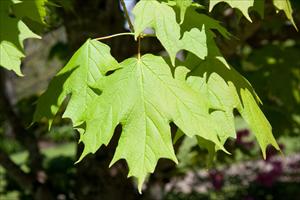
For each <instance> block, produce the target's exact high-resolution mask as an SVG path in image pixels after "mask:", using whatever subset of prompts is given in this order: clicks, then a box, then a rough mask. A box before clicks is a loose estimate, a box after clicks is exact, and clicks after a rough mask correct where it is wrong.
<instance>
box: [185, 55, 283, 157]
mask: <svg viewBox="0 0 300 200" xmlns="http://www.w3.org/2000/svg"><path fill="white" fill-rule="evenodd" d="M186 62H187V63H186V65H187V66H190V67H189V69H190V70H191V72H190V73H189V74H190V76H189V77H188V78H187V82H188V83H189V84H190V85H191V87H192V88H194V89H195V90H197V91H199V92H200V93H202V94H203V95H205V94H206V96H207V97H208V98H209V102H210V103H211V105H210V107H211V108H212V109H214V110H213V111H212V112H211V114H212V116H213V118H214V119H215V120H216V121H217V122H218V123H219V124H220V127H222V129H223V134H219V136H220V140H221V142H222V143H224V142H225V141H226V140H227V138H229V137H235V134H234V133H235V132H234V130H235V129H234V120H233V117H234V116H233V113H232V112H233V110H234V109H237V110H238V111H239V113H240V114H241V115H242V117H243V118H244V119H245V121H246V122H247V123H248V124H249V126H250V128H251V129H252V131H253V132H254V134H255V135H256V138H257V140H258V143H259V144H260V147H261V149H262V153H263V156H264V158H265V157H266V147H267V146H268V145H269V144H270V145H273V146H274V147H275V148H276V149H277V150H280V148H279V146H278V144H277V143H276V140H275V139H274V137H273V135H272V128H271V126H270V124H269V122H268V120H267V119H266V117H265V116H264V114H263V112H262V111H261V110H260V108H259V105H258V103H257V101H259V99H258V97H257V95H256V93H255V92H254V90H253V88H252V87H251V85H250V84H249V82H248V81H247V80H246V79H245V78H244V77H242V76H241V75H240V74H239V73H238V72H237V71H235V70H234V69H233V68H232V67H230V66H228V64H227V63H224V60H223V59H220V58H218V57H208V58H207V59H206V60H205V61H202V60H200V59H198V58H196V57H195V56H194V57H192V56H191V57H190V58H189V59H188V60H187V61H186ZM189 63H190V64H189ZM228 67H230V68H228ZM221 111H223V112H221ZM216 112H217V113H216Z"/></svg>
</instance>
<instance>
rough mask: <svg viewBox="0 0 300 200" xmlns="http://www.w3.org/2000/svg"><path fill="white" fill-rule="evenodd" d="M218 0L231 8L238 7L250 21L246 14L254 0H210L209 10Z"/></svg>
mask: <svg viewBox="0 0 300 200" xmlns="http://www.w3.org/2000/svg"><path fill="white" fill-rule="evenodd" d="M279 1H280V0H279ZM220 2H225V3H227V4H229V5H230V6H231V7H232V8H237V9H239V10H240V11H241V12H242V13H243V15H244V16H245V17H246V18H247V19H248V20H249V21H250V22H252V20H251V18H250V16H249V14H248V9H249V8H250V7H252V6H253V5H254V0H210V3H209V10H210V11H211V10H212V9H213V7H214V6H215V5H216V4H218V3H220Z"/></svg>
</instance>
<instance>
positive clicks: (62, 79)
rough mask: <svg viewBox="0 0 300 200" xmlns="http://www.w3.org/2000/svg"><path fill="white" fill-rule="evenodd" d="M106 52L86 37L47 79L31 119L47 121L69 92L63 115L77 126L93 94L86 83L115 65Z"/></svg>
mask: <svg viewBox="0 0 300 200" xmlns="http://www.w3.org/2000/svg"><path fill="white" fill-rule="evenodd" d="M119 67H120V66H119V64H118V62H117V61H116V60H115V59H114V58H113V57H112V56H111V55H110V48H109V47H108V46H107V45H105V44H103V43H100V42H97V41H95V40H88V41H87V42H86V43H85V44H84V45H83V46H82V47H81V48H80V49H79V50H78V51H77V52H76V53H75V54H74V55H73V57H72V58H71V59H70V61H69V62H68V63H67V65H66V66H65V67H64V68H63V69H62V70H61V71H60V72H59V73H58V74H57V75H56V76H55V77H54V79H53V80H52V81H51V82H50V85H49V87H48V89H47V91H46V92H45V93H44V94H43V95H42V96H41V97H40V98H39V101H38V105H37V110H36V112H35V115H34V120H35V121H37V120H39V119H40V118H42V117H47V118H48V119H49V120H50V123H51V121H52V119H53V117H54V116H55V114H56V113H57V111H58V109H59V108H60V106H61V105H62V103H63V101H64V100H65V99H66V97H67V96H68V95H71V97H70V100H69V102H68V106H67V108H66V111H65V113H64V117H68V118H70V119H72V121H73V123H74V126H76V125H79V124H80V123H81V122H82V120H83V119H84V116H85V111H86V109H87V107H88V105H89V102H90V101H92V100H93V99H94V98H95V96H96V94H95V93H94V92H93V91H92V90H91V89H90V87H89V85H91V84H93V83H95V82H96V81H97V80H98V79H99V78H101V77H103V76H104V75H105V73H106V72H108V71H110V70H114V69H117V68H119Z"/></svg>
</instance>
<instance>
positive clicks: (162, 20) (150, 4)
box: [133, 0, 182, 64]
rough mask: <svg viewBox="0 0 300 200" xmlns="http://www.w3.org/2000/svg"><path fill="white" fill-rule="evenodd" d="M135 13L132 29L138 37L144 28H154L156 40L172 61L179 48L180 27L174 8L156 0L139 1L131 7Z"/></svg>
mask: <svg viewBox="0 0 300 200" xmlns="http://www.w3.org/2000/svg"><path fill="white" fill-rule="evenodd" d="M133 14H134V15H135V20H134V30H135V37H138V36H139V35H140V34H141V33H142V32H143V31H144V30H145V29H146V28H153V29H155V33H156V36H157V38H158V40H159V41H160V42H161V43H162V45H163V46H164V47H165V49H166V51H167V52H168V53H169V55H170V58H171V61H172V63H173V64H174V62H175V57H176V54H177V52H178V51H179V50H180V49H181V46H182V45H181V43H180V27H179V24H178V23H177V21H176V15H175V12H174V10H173V9H172V8H171V7H170V6H168V5H167V4H165V3H160V2H158V1H148V0H142V1H139V2H138V3H137V4H136V6H135V7H134V9H133Z"/></svg>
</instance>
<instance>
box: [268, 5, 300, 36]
mask: <svg viewBox="0 0 300 200" xmlns="http://www.w3.org/2000/svg"><path fill="white" fill-rule="evenodd" d="M273 4H274V5H275V7H276V8H277V9H278V10H283V11H284V13H285V14H286V16H287V18H288V19H289V20H290V21H291V22H292V24H293V26H294V27H295V28H296V30H298V28H297V26H296V24H295V21H294V18H293V15H292V14H293V8H292V5H291V2H290V1H289V0H273Z"/></svg>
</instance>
